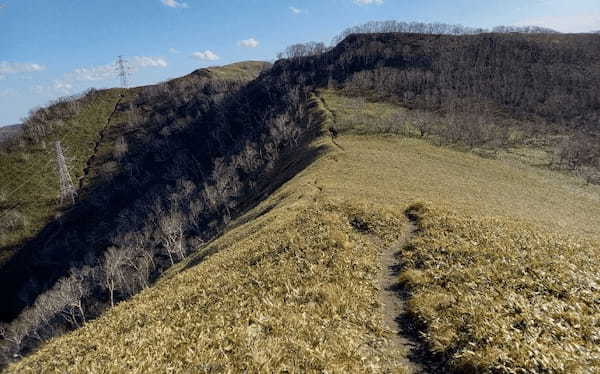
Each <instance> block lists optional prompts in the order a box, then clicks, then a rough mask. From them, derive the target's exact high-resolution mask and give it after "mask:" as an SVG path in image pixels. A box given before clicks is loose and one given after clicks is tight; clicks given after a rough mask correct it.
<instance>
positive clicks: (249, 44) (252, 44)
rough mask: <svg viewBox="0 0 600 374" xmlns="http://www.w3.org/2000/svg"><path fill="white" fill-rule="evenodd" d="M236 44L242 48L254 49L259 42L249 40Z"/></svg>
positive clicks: (252, 39)
mask: <svg viewBox="0 0 600 374" xmlns="http://www.w3.org/2000/svg"><path fill="white" fill-rule="evenodd" d="M238 44H239V45H240V46H242V47H248V48H256V47H258V45H259V44H260V42H259V41H258V40H256V39H254V38H250V39H246V40H241V41H240V42H239V43H238Z"/></svg>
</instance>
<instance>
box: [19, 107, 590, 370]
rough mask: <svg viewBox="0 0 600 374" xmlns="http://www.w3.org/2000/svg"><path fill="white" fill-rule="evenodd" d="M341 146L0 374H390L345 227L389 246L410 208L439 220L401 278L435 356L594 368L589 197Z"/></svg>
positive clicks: (571, 184) (424, 149)
mask: <svg viewBox="0 0 600 374" xmlns="http://www.w3.org/2000/svg"><path fill="white" fill-rule="evenodd" d="M328 104H329V106H330V108H331V109H332V110H333V111H334V112H335V114H336V120H337V121H338V123H340V121H343V120H344V111H343V110H340V109H339V107H336V105H335V100H332V101H330V102H328ZM368 105H371V104H368ZM377 105H379V104H377ZM342 125H343V123H342ZM336 141H337V143H339V144H340V145H341V146H342V148H343V150H342V149H340V148H338V147H330V151H329V152H328V153H326V154H324V155H323V156H322V157H321V158H319V159H318V160H317V161H316V162H314V163H313V164H311V165H310V166H309V167H308V168H306V169H305V170H304V171H303V172H301V173H300V174H299V175H297V176H296V177H295V178H294V179H292V180H290V181H289V182H288V183H286V184H285V185H284V186H282V187H281V188H280V189H279V190H278V191H276V192H275V193H274V194H273V195H272V196H270V197H269V198H268V199H266V200H265V201H264V202H262V203H261V204H260V205H259V206H258V207H256V208H255V209H254V210H252V211H251V212H249V213H248V214H247V215H246V216H245V217H242V218H241V219H240V220H239V221H238V223H235V222H234V223H233V224H232V227H233V228H232V229H230V230H229V231H228V232H227V233H225V234H224V235H223V236H221V237H220V238H219V239H217V240H215V241H214V242H212V243H208V244H207V245H206V246H204V247H203V248H200V249H199V250H198V252H197V253H196V254H195V255H194V256H192V257H191V258H190V259H189V260H188V261H186V263H183V264H180V265H179V266H177V267H175V268H173V269H172V270H171V271H170V272H169V273H167V274H166V275H165V276H164V277H163V279H162V280H161V281H160V282H159V283H158V284H157V285H156V286H155V287H153V288H151V289H148V290H146V291H144V292H142V293H141V294H139V295H138V296H136V297H134V298H133V299H132V300H130V301H128V302H124V303H122V304H120V305H118V306H117V307H116V308H114V309H113V310H111V311H109V312H108V313H107V314H106V315H104V316H103V317H101V318H100V319H98V320H97V321H94V322H92V323H89V324H88V325H87V326H85V327H84V328H83V329H81V330H78V331H76V332H74V333H71V334H69V335H67V336H64V337H61V338H58V339H55V340H54V341H52V342H50V343H48V344H46V345H45V346H44V347H43V348H42V349H41V350H40V351H39V352H38V353H36V354H34V355H32V356H30V357H28V358H25V359H24V360H23V361H21V362H20V363H18V364H16V365H13V366H11V367H10V368H9V370H8V372H10V373H27V372H65V371H68V372H73V373H77V372H82V373H83V372H85V373H88V372H92V373H93V372H133V373H135V372H138V373H141V372H203V371H211V370H212V371H213V372H228V371H229V372H240V371H248V372H276V371H283V370H288V371H289V372H304V371H307V372H330V373H333V372H385V371H387V370H392V369H394V368H395V369H397V370H399V371H401V370H403V368H402V366H401V364H400V363H399V362H400V361H401V360H400V359H398V358H401V356H402V355H403V354H404V353H403V352H394V351H391V350H390V347H389V346H388V344H387V343H386V339H385V338H386V337H388V336H389V335H388V334H389V333H390V332H389V331H385V329H384V328H383V323H382V316H381V311H380V308H379V305H378V304H377V297H376V295H377V292H378V291H377V289H376V286H375V281H376V280H375V278H376V274H377V269H378V267H379V266H380V265H379V264H378V251H380V250H381V248H377V247H376V246H374V244H373V243H374V242H375V241H372V240H369V237H368V236H365V234H363V233H361V232H358V231H356V230H355V229H354V228H353V227H352V226H351V225H350V222H351V220H352V219H353V218H354V217H356V216H359V217H361V218H362V219H363V220H364V221H366V222H367V224H368V226H369V227H370V229H371V232H372V235H376V236H378V237H380V238H381V239H382V240H383V243H388V244H389V243H392V242H394V241H396V240H397V238H398V237H399V236H400V235H402V232H403V227H402V226H403V225H404V224H405V223H406V219H405V218H404V211H405V209H407V208H408V207H409V206H410V205H412V204H414V202H415V201H419V200H427V201H430V202H431V203H430V205H429V206H432V207H433V206H436V207H441V208H435V209H433V208H432V209H429V210H424V211H423V214H422V217H423V221H422V222H421V225H422V227H423V232H422V233H421V234H420V236H419V237H418V239H416V240H415V242H414V243H413V245H414V249H413V250H412V251H411V252H407V256H406V268H405V270H406V272H405V273H404V274H403V277H402V279H403V281H404V282H405V283H407V284H408V285H410V287H411V288H412V289H413V292H414V293H413V297H412V299H411V300H412V301H411V304H410V307H411V310H412V311H413V313H414V315H415V316H417V318H419V319H420V320H421V321H422V322H423V323H424V326H425V331H426V332H427V334H426V335H425V339H426V340H427V342H429V343H430V344H431V346H432V347H433V348H436V349H438V350H440V351H443V352H444V353H446V354H448V355H449V356H451V357H453V361H452V363H454V364H455V367H460V366H462V367H463V368H467V367H469V366H471V367H477V368H480V369H482V370H492V369H493V368H496V369H497V370H498V371H499V372H508V373H509V372H518V371H517V369H518V368H519V367H533V366H526V365H533V364H535V365H538V366H537V368H540V367H543V366H540V365H547V366H546V367H548V368H558V367H560V365H565V368H575V367H576V366H567V365H571V363H574V364H577V363H576V361H578V360H588V361H587V363H588V364H589V365H596V367H598V363H597V362H594V361H593V357H594V356H593V353H594V352H593V349H594V345H593V344H592V343H593V342H596V343H597V338H598V337H597V335H594V334H597V333H596V332H594V331H597V327H598V309H597V308H598V304H597V300H598V297H599V289H598V288H597V287H598V278H597V274H598V273H600V272H599V271H598V268H597V263H598V261H597V258H598V249H597V247H594V244H593V242H592V240H591V239H590V240H588V239H575V238H573V237H571V236H569V235H566V233H570V234H571V235H573V236H579V237H584V236H586V237H589V238H592V237H595V238H599V237H600V227H598V225H597V220H598V217H600V203H599V196H600V192H599V191H598V189H597V188H595V187H590V186H585V185H583V184H582V183H581V181H579V180H577V179H574V178H569V177H565V176H561V175H554V174H552V173H550V172H547V171H543V170H539V169H533V168H530V167H527V166H522V165H520V164H515V163H511V162H502V161H495V160H486V159H482V158H479V157H477V156H475V155H471V154H467V153H461V152H456V151H452V150H448V149H443V148H438V147H434V146H431V145H429V144H427V143H425V142H421V141H417V140H414V139H405V138H400V137H392V136H389V137H381V136H341V137H339V138H338V139H337V140H336ZM323 144H331V141H330V140H329V139H326V138H320V139H318V140H317V141H316V142H315V144H314V146H315V147H319V146H321V145H323ZM448 210H452V211H455V212H457V213H456V214H450V213H447V211H448ZM489 216H493V217H494V218H486V217H489ZM559 233H560V234H559ZM210 253H215V254H212V255H208V257H206V258H205V257H204V256H205V255H207V254H210ZM586 258H587V259H588V262H585V260H586ZM589 259H593V260H592V261H590V260H589ZM503 261H506V263H505V262H503ZM594 262H595V263H596V265H595V264H594ZM421 263H422V264H423V265H421ZM513 265H514V266H513ZM573 265H575V268H573ZM496 269H497V271H496ZM513 270H514V271H513ZM594 270H596V272H594ZM461 277H462V278H461ZM594 277H595V278H594ZM463 279H464V280H466V281H464V282H463ZM540 280H541V281H542V283H541V284H539V285H538V283H539V282H540ZM593 282H595V283H593ZM594 284H595V286H594ZM594 287H595V288H594ZM521 290H523V292H521ZM488 291H489V292H488ZM586 292H588V293H586ZM419 295H425V296H427V297H424V298H420V297H419ZM590 300H591V304H590ZM480 301H485V303H482V302H480ZM585 302H588V304H585ZM594 303H595V304H594ZM506 311H511V313H512V314H509V315H507V314H506ZM517 311H519V313H517ZM465 321H470V323H469V324H465V323H464V322H465ZM496 321H497V322H496ZM519 321H521V322H520V323H517V324H516V325H514V326H513V325H511V323H513V322H519ZM555 322H556V323H555ZM594 324H595V325H594ZM475 325H477V326H475ZM465 326H466V327H468V328H469V329H468V330H466V332H465V331H464V328H466V327H465ZM577 326H579V327H577ZM594 328H596V330H594ZM542 330H548V332H543V331H542ZM538 333H540V335H539V336H537V335H536V334H538ZM586 334H587V335H586ZM504 338H506V339H513V340H512V341H504V340H503V339H504ZM594 339H596V340H594ZM488 342H489V343H488ZM517 342H518V343H519V345H518V346H517V345H516V343H517ZM562 342H564V343H565V345H561V344H562ZM513 343H514V344H513ZM566 343H568V344H566ZM469 347H470V348H469ZM545 347H547V348H545ZM581 347H585V348H586V349H588V352H587V353H586V352H584V351H577V349H580V348H581ZM561 349H562V351H561ZM471 352H472V353H471ZM548 352H550V353H552V354H554V355H555V356H552V355H551V354H549V353H548ZM456 353H460V356H456V355H455V354H456ZM396 359H398V360H396ZM545 362H548V363H545ZM582 362H585V361H582ZM532 363H533V364H532ZM499 365H505V367H504V368H502V367H500V366H499ZM590 367H592V368H593V367H594V366H590ZM590 370H594V369H590Z"/></svg>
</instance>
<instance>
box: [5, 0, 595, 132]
mask: <svg viewBox="0 0 600 374" xmlns="http://www.w3.org/2000/svg"><path fill="white" fill-rule="evenodd" d="M389 19H393V20H399V21H424V22H434V21H435V22H445V23H453V24H454V23H459V24H463V25H465V26H477V27H493V26H496V25H524V24H536V25H540V26H547V27H553V28H556V29H558V30H559V31H564V32H585V31H590V30H600V1H599V0H487V1H481V0H454V1H447V0H421V1H409V0H302V1H295V0H292V1H288V0H216V1H212V0H96V1H90V0H52V1H49V0H0V126H1V125H7V124H12V123H16V122H18V121H19V119H20V118H21V117H23V116H25V115H26V114H27V112H28V111H29V110H30V109H31V108H33V107H35V106H39V105H45V104H46V103H47V102H48V101H49V100H52V99H55V98H57V97H59V96H65V95H72V94H76V93H79V92H82V91H83V90H85V89H87V88H90V87H96V88H105V87H114V86H117V85H118V79H117V77H116V75H115V74H114V69H113V67H112V66H113V64H114V61H115V59H116V57H117V56H118V55H125V56H126V58H127V59H128V60H129V64H130V66H131V68H132V74H131V78H130V79H131V81H132V84H133V85H141V84H149V83H154V82H159V81H162V80H165V79H168V78H174V77H177V76H181V75H184V74H187V73H189V72H191V71H193V70H194V69H197V68H200V67H206V66H213V65H223V64H227V63H230V62H235V61H242V60H273V58H274V56H275V55H276V54H277V52H279V51H281V50H283V49H284V48H285V47H286V46H287V45H289V44H293V43H297V42H304V41H309V40H315V41H323V42H326V43H329V42H330V41H331V39H332V37H334V36H335V35H336V34H337V33H339V32H340V31H342V30H343V29H344V28H346V27H348V26H353V25H356V24H360V23H364V22H367V21H370V20H389Z"/></svg>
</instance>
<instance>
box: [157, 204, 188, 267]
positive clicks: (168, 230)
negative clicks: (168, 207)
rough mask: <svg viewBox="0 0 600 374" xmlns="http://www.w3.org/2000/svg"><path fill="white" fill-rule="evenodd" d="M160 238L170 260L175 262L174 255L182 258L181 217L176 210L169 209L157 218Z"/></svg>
mask: <svg viewBox="0 0 600 374" xmlns="http://www.w3.org/2000/svg"><path fill="white" fill-rule="evenodd" d="M159 225H160V232H161V238H162V240H163V245H164V247H165V250H166V252H167V255H168V256H169V260H170V261H171V265H174V264H175V259H174V258H175V257H177V256H178V257H179V258H180V259H183V258H184V257H185V251H184V248H183V217H182V215H181V213H180V212H178V211H171V212H169V213H167V214H165V215H163V216H162V217H160V219H159Z"/></svg>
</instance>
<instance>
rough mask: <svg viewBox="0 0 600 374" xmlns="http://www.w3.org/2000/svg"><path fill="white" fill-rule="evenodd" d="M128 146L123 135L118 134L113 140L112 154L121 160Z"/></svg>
mask: <svg viewBox="0 0 600 374" xmlns="http://www.w3.org/2000/svg"><path fill="white" fill-rule="evenodd" d="M127 150H128V146H127V141H126V140H125V137H124V136H119V137H118V138H117V140H116V142H115V147H114V149H113V156H114V157H115V158H116V159H117V160H121V159H122V158H123V157H124V156H125V154H127Z"/></svg>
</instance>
